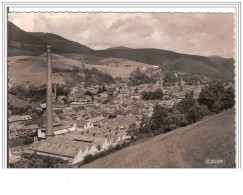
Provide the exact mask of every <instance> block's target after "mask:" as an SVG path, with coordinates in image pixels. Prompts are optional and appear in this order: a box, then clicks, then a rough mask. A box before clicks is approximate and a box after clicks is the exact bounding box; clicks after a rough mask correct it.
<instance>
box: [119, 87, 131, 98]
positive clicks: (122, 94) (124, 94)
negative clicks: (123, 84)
mask: <svg viewBox="0 0 243 195" xmlns="http://www.w3.org/2000/svg"><path fill="white" fill-rule="evenodd" d="M129 95H130V92H129V90H126V89H121V90H120V93H119V95H118V97H119V98H122V97H127V96H129Z"/></svg>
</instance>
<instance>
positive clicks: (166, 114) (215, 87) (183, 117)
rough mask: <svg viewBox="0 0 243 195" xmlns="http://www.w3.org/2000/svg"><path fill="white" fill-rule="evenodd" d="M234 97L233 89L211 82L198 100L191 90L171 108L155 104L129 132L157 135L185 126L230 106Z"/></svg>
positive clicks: (137, 134)
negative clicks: (137, 126)
mask: <svg viewBox="0 0 243 195" xmlns="http://www.w3.org/2000/svg"><path fill="white" fill-rule="evenodd" d="M234 97H235V96H234V89H232V88H228V89H225V88H224V87H223V85H222V83H212V84H210V85H209V86H207V87H205V88H204V89H203V90H202V92H201V94H200V97H199V99H198V100H195V99H193V92H192V93H190V94H187V95H186V98H185V99H183V100H181V101H180V102H179V103H178V104H176V105H175V106H174V107H173V108H165V107H163V106H160V105H156V106H155V107H154V113H153V115H152V117H150V118H149V117H144V118H143V119H142V122H141V124H140V127H139V128H134V129H131V131H130V132H129V133H130V134H131V135H136V136H139V135H149V134H152V135H158V134H163V133H166V132H169V131H171V130H173V129H176V128H178V127H183V126H187V125H189V124H192V123H195V122H197V121H199V120H201V119H202V118H204V117H205V116H208V115H211V114H213V113H219V112H221V111H223V110H227V109H230V108H232V107H233V106H234V102H235V101H234Z"/></svg>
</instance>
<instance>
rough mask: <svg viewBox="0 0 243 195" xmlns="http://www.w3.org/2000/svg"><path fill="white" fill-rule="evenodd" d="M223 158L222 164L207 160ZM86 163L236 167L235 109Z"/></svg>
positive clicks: (137, 165) (124, 166) (89, 165)
mask: <svg viewBox="0 0 243 195" xmlns="http://www.w3.org/2000/svg"><path fill="white" fill-rule="evenodd" d="M206 159H223V160H224V163H223V164H206V163H205V160H206ZM83 167H90V168H91V167H100V168H101V167H123V168H126V167H127V168H132V167H145V168H146V167H164V168H166V167H235V111H234V109H231V110H228V111H225V112H222V113H220V114H218V115H214V116H211V117H208V118H205V119H204V120H202V121H199V122H197V123H195V124H192V125H189V126H187V127H185V128H179V129H176V130H174V131H172V132H170V133H167V134H164V135H159V136H156V137H154V138H153V139H151V140H149V141H146V142H142V143H139V144H136V145H133V146H129V147H127V148H124V149H122V150H121V151H118V152H115V153H112V154H110V155H108V156H106V157H103V158H100V159H98V160H96V161H94V162H92V163H89V164H86V165H84V166H83Z"/></svg>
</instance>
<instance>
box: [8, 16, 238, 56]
mask: <svg viewBox="0 0 243 195" xmlns="http://www.w3.org/2000/svg"><path fill="white" fill-rule="evenodd" d="M9 20H10V21H11V22H13V23H14V24H16V25H17V26H18V27H20V28H21V29H23V30H25V31H30V32H49V33H55V34H58V35H60V36H62V37H64V38H67V39H70V40H72V41H76V42H79V43H81V44H83V45H86V46H88V47H90V48H92V49H106V48H110V47H116V46H125V47H130V48H158V49H165V50H170V51H175V52H179V53H185V54H195V55H202V56H221V57H234V14H233V13H9Z"/></svg>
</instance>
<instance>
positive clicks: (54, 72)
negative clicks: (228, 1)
mask: <svg viewBox="0 0 243 195" xmlns="http://www.w3.org/2000/svg"><path fill="white" fill-rule="evenodd" d="M215 24H217V25H215ZM7 28H8V29H7V31H8V32H7V33H8V71H9V72H8V144H9V167H10V168H60V167H61V168H63V167H64V168H235V167H236V163H235V158H236V157H235V156H236V150H235V145H236V140H235V137H236V134H235V79H234V78H235V74H234V70H235V65H234V63H235V60H234V14H233V13H18V12H13V13H11V12H10V13H8V22H7Z"/></svg>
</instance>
